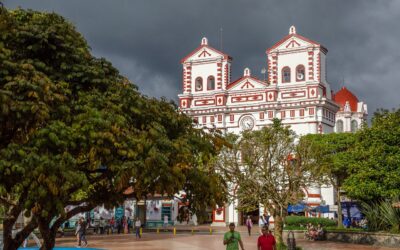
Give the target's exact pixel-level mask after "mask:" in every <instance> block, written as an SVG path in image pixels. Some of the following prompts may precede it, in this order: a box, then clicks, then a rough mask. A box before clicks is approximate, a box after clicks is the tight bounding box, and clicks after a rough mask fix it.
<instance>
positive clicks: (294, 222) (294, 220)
mask: <svg viewBox="0 0 400 250" xmlns="http://www.w3.org/2000/svg"><path fill="white" fill-rule="evenodd" d="M308 223H311V224H313V225H315V226H317V225H318V224H321V225H322V226H323V227H325V228H326V227H332V226H336V221H334V220H330V219H327V218H315V217H304V216H287V217H286V218H285V225H286V226H297V227H301V226H302V227H305V226H306V225H307V224H308Z"/></svg>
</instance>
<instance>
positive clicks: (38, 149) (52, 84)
mask: <svg viewBox="0 0 400 250" xmlns="http://www.w3.org/2000/svg"><path fill="white" fill-rule="evenodd" d="M0 11H1V13H0V34H1V35H0V158H1V161H0V203H1V204H2V205H4V207H5V218H4V222H3V226H4V235H3V237H4V247H5V249H17V248H18V246H19V245H21V243H22V241H23V240H24V239H25V238H26V237H27V236H28V235H29V233H30V232H32V231H33V229H34V228H36V227H38V228H39V230H40V231H41V235H42V237H43V240H44V244H43V246H42V249H52V248H53V247H54V242H55V240H54V239H55V235H56V231H57V229H58V227H59V226H60V225H61V224H62V223H63V222H64V221H65V220H67V219H68V218H70V217H72V216H73V215H75V214H77V213H79V212H83V211H88V210H90V209H92V208H93V207H95V206H97V205H100V204H105V205H106V206H112V205H115V204H117V203H120V202H122V201H123V200H124V199H125V198H126V195H125V194H124V191H125V190H126V188H128V187H132V190H133V193H131V194H130V195H131V196H134V197H136V198H137V199H141V198H142V197H145V196H146V195H147V194H149V193H160V194H165V195H169V196H173V194H174V193H176V192H177V191H178V190H181V189H183V190H184V191H186V192H187V193H188V194H189V195H188V199H189V200H190V201H191V203H192V204H193V206H197V207H204V206H205V205H215V204H216V203H219V202H221V200H222V197H223V196H222V195H220V194H218V193H217V192H216V191H217V190H223V182H222V181H221V179H220V178H218V176H217V175H216V174H215V171H214V170H213V169H212V168H210V167H209V164H208V162H209V160H210V159H212V156H213V155H215V154H216V153H217V152H218V147H219V146H218V141H219V139H218V136H216V135H215V134H214V133H204V132H202V131H200V130H196V129H194V128H193V127H192V121H191V119H189V118H188V117H186V116H185V115H183V114H179V113H178V112H177V111H176V110H177V109H176V107H175V106H174V105H173V104H172V103H170V102H168V101H165V100H155V99H152V98H147V97H145V96H142V95H140V93H138V91H137V89H136V87H135V86H134V85H133V84H131V83H130V82H129V81H128V80H127V79H125V78H124V77H122V76H121V75H119V73H118V71H117V70H116V69H115V68H114V67H113V66H112V65H111V64H110V63H109V62H108V61H106V60H105V59H98V58H95V57H93V56H92V55H91V53H90V49H89V47H88V45H87V43H86V41H85V40H84V39H83V37H82V36H81V35H80V34H79V33H78V32H77V31H76V30H75V28H74V27H73V26H72V25H71V24H70V23H69V22H67V21H66V20H65V19H64V18H62V17H61V16H59V15H57V14H54V13H40V12H35V11H25V10H21V9H18V10H15V11H7V10H6V9H4V8H0ZM199 187H203V188H199ZM193 198H195V200H194V199H193ZM69 205H74V206H75V208H74V209H72V210H71V211H68V212H66V211H65V207H66V206H69ZM22 212H24V213H25V215H27V216H30V217H31V218H32V219H31V221H30V222H29V223H28V224H26V225H25V226H24V228H22V230H21V231H19V232H18V233H17V234H16V236H15V237H13V235H12V228H13V226H14V224H15V222H16V220H17V217H18V215H20V214H21V213H22ZM51 221H54V223H51Z"/></svg>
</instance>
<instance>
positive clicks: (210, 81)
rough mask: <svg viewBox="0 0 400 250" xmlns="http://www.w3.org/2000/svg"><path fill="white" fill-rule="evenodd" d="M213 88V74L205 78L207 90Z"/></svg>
mask: <svg viewBox="0 0 400 250" xmlns="http://www.w3.org/2000/svg"><path fill="white" fill-rule="evenodd" d="M214 89H215V78H214V77H213V76H209V77H208V78H207V90H214Z"/></svg>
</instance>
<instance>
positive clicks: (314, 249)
mask: <svg viewBox="0 0 400 250" xmlns="http://www.w3.org/2000/svg"><path fill="white" fill-rule="evenodd" d="M225 230H227V228H219V229H218V230H216V231H215V232H213V234H212V235H210V234H209V232H207V231H201V232H195V233H194V234H193V235H192V234H191V232H190V231H186V230H178V231H177V234H176V235H173V233H172V232H163V231H160V233H159V234H157V233H156V232H144V233H143V235H142V238H141V239H139V240H137V239H135V235H134V234H120V235H118V234H111V235H88V236H87V239H88V242H89V246H88V247H90V248H101V249H110V250H123V249H138V250H139V249H140V250H169V249H176V250H188V249H190V250H205V249H215V250H217V249H221V250H223V249H225V247H224V246H223V244H222V238H223V233H224V232H225ZM244 230H245V228H244V227H239V228H238V231H239V232H240V233H241V235H242V240H243V243H244V247H245V249H256V244H257V237H258V234H257V233H256V232H254V234H253V235H252V236H248V235H247V233H246V232H245V231H244ZM253 231H254V230H253ZM75 245H76V239H75V237H73V236H66V237H63V238H58V239H57V244H56V246H69V247H73V246H75ZM297 245H298V246H300V247H302V248H303V250H333V249H340V250H372V249H377V250H394V249H397V248H388V247H375V246H366V245H357V244H344V243H335V242H326V241H317V242H311V241H306V240H298V241H297ZM398 249H400V248H398Z"/></svg>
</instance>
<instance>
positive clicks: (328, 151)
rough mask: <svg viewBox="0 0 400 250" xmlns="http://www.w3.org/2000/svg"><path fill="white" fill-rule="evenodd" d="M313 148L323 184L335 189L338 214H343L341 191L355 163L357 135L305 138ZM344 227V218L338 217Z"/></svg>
mask: <svg viewBox="0 0 400 250" xmlns="http://www.w3.org/2000/svg"><path fill="white" fill-rule="evenodd" d="M303 140H307V141H308V144H310V145H311V147H312V151H311V152H312V155H313V157H314V159H315V160H316V162H317V163H318V166H319V167H318V168H316V169H315V171H317V174H318V175H319V176H322V177H323V183H325V184H328V185H331V186H332V187H334V189H335V193H336V201H337V205H338V214H339V215H341V214H342V207H341V203H340V200H341V196H340V194H341V189H342V187H343V183H344V181H345V180H346V178H347V177H348V176H349V174H350V171H349V170H350V164H351V163H352V162H354V158H353V155H352V151H351V150H352V149H354V146H355V142H356V134H353V133H331V134H309V135H306V136H304V137H303ZM341 225H342V216H338V226H341Z"/></svg>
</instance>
